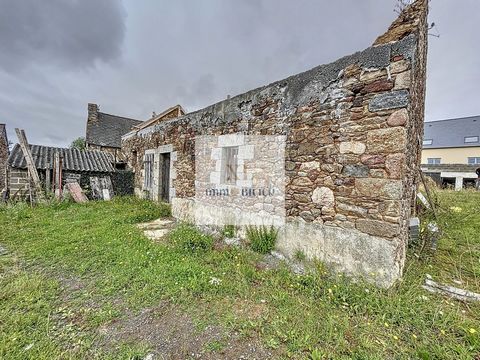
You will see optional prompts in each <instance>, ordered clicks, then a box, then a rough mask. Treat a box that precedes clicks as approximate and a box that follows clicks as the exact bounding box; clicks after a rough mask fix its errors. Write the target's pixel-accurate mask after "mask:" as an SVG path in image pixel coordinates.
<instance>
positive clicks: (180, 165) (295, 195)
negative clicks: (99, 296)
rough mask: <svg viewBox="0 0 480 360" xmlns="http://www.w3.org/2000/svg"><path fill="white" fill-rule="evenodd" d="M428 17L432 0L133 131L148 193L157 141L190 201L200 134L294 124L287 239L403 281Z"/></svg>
mask: <svg viewBox="0 0 480 360" xmlns="http://www.w3.org/2000/svg"><path fill="white" fill-rule="evenodd" d="M426 16H427V0H418V1H416V2H415V3H414V4H413V5H411V6H409V7H408V8H407V9H406V10H405V11H404V13H402V14H401V15H400V17H399V19H398V20H397V21H395V22H394V23H393V24H392V26H391V27H390V29H389V30H388V31H387V33H386V34H384V35H382V36H381V37H379V39H377V41H376V43H375V44H374V46H372V47H370V48H368V49H366V50H364V51H361V52H358V53H355V54H353V55H350V56H346V57H344V58H341V59H339V60H337V61H335V62H333V63H331V64H327V65H322V66H318V67H316V68H314V69H311V70H309V71H306V72H304V73H301V74H298V75H294V76H291V77H289V78H287V79H285V80H281V81H278V82H275V83H273V84H270V85H267V86H264V87H261V88H258V89H255V90H252V91H249V92H247V93H245V94H242V95H239V96H236V97H233V98H231V99H227V100H224V101H222V102H219V103H217V104H214V105H212V106H209V107H207V108H205V109H202V110H199V111H197V112H193V113H190V114H187V115H184V116H182V117H179V118H177V119H173V120H167V121H164V122H162V123H160V124H158V125H156V126H152V127H149V128H145V129H142V130H141V131H139V132H138V133H137V134H136V135H129V136H125V137H124V138H123V141H122V151H123V152H124V156H125V157H126V158H127V160H128V162H129V164H130V165H131V166H132V168H133V169H134V171H135V174H136V175H135V186H136V190H137V192H138V193H141V189H142V184H143V172H142V170H143V155H144V153H145V151H147V150H152V149H157V148H159V147H160V146H167V145H168V146H170V147H171V148H172V151H174V152H176V161H175V164H174V166H173V169H172V171H174V173H175V178H174V179H173V181H172V187H173V188H174V189H175V191H174V194H175V196H174V197H173V198H172V203H173V205H174V212H175V209H181V210H182V211H187V210H188V209H191V207H192V205H191V204H190V203H189V202H191V199H192V198H193V197H194V195H195V186H194V180H195V179H194V177H195V163H194V161H195V156H194V148H195V146H194V144H195V136H198V135H221V134H233V133H242V134H248V135H284V136H286V139H287V141H286V149H285V173H286V180H287V181H286V187H285V210H286V215H287V225H286V226H285V227H284V228H283V229H281V231H280V236H279V242H278V247H279V249H280V250H282V251H284V252H285V253H288V254H293V253H294V252H295V251H296V250H302V251H304V252H305V254H306V255H307V256H309V257H316V258H319V259H321V260H323V261H325V262H327V263H329V264H331V265H332V266H333V267H334V268H336V269H338V270H340V271H344V272H347V273H352V274H361V275H363V276H365V277H367V278H370V279H371V280H372V281H375V282H377V283H378V284H380V285H384V286H389V285H391V284H392V283H393V282H394V281H395V280H396V279H398V278H399V277H400V276H401V273H402V270H403V264H404V261H405V249H406V244H407V241H408V231H407V223H408V219H409V216H410V212H411V207H412V205H413V199H414V195H415V188H416V183H417V174H418V169H419V164H420V149H421V142H420V141H421V138H422V131H423V130H422V129H423V109H424V93H425V67H426V49H427V37H426V31H427V27H426ZM176 214H177V216H179V217H185V218H189V219H191V214H186V213H179V212H176Z"/></svg>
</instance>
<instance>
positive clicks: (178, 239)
mask: <svg viewBox="0 0 480 360" xmlns="http://www.w3.org/2000/svg"><path fill="white" fill-rule="evenodd" d="M169 238H170V241H171V242H172V243H173V244H174V245H175V246H176V247H177V248H179V249H181V250H183V251H186V252H189V253H197V252H205V251H208V250H211V249H212V248H213V238H212V237H211V236H210V235H206V234H203V233H201V232H200V231H199V230H198V229H197V228H196V227H194V226H193V225H188V224H181V225H180V226H178V227H176V228H175V229H174V230H173V231H172V232H171V233H170V234H169Z"/></svg>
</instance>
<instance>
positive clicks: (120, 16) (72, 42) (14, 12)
mask: <svg viewBox="0 0 480 360" xmlns="http://www.w3.org/2000/svg"><path fill="white" fill-rule="evenodd" d="M124 34H125V11H124V8H123V5H122V3H121V2H119V1H116V0H101V1H98V0H48V1H37V0H0V67H1V68H3V69H5V70H8V71H15V70H19V69H22V68H24V67H25V66H26V65H29V64H36V65H39V64H40V65H61V66H63V67H67V68H84V67H89V66H92V65H94V64H95V62H96V61H97V60H101V61H110V60H113V59H115V58H117V57H118V56H119V55H120V54H121V46H122V42H123V39H124Z"/></svg>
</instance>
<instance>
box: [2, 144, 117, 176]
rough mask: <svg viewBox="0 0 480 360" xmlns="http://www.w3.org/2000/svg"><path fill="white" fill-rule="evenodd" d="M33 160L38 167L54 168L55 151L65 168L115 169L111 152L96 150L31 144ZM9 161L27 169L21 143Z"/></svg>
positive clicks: (74, 169)
mask: <svg viewBox="0 0 480 360" xmlns="http://www.w3.org/2000/svg"><path fill="white" fill-rule="evenodd" d="M30 151H31V152H32V157H33V161H34V162H35V166H36V167H37V169H43V170H45V169H47V164H49V165H50V166H49V167H48V168H49V169H52V165H53V159H54V154H55V152H57V151H58V152H59V153H60V156H62V157H63V166H62V168H63V170H70V171H85V172H113V171H115V169H114V167H113V165H112V162H113V157H112V155H111V154H109V153H107V152H103V151H96V150H78V149H63V148H56V147H50V146H42V145H30ZM8 163H9V164H10V166H12V167H14V168H20V169H26V168H27V163H26V161H25V158H24V156H23V152H22V149H21V148H20V145H19V144H15V146H14V147H13V150H12V152H11V153H10V156H9V157H8Z"/></svg>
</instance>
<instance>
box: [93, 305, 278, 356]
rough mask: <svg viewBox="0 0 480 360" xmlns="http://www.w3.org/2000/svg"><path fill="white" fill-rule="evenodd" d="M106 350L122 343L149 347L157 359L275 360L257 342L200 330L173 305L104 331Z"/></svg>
mask: <svg viewBox="0 0 480 360" xmlns="http://www.w3.org/2000/svg"><path fill="white" fill-rule="evenodd" d="M99 331H100V333H101V334H102V337H103V346H107V347H112V346H114V345H116V344H118V343H120V342H126V343H132V342H133V343H135V342H137V343H138V342H139V343H143V344H145V345H147V346H148V347H149V348H150V349H151V351H150V353H151V354H152V355H153V359H186V358H193V359H271V358H272V357H274V355H273V353H272V352H271V351H269V350H267V349H265V348H264V347H263V346H262V345H261V344H260V342H259V341H257V340H255V339H245V338H242V337H240V335H238V334H228V333H227V332H226V331H225V330H224V329H223V328H222V327H220V326H207V327H205V328H203V329H201V330H199V329H197V327H196V326H195V323H194V321H193V320H192V318H191V317H190V316H188V315H187V314H185V313H183V312H181V311H179V310H176V309H175V308H173V307H172V306H170V305H167V304H165V305H161V306H158V307H155V308H149V309H145V310H142V311H141V312H140V313H139V314H137V315H131V316H127V317H126V318H123V319H120V320H116V321H114V322H112V323H110V324H108V325H105V326H103V327H101V328H100V330H99Z"/></svg>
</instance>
